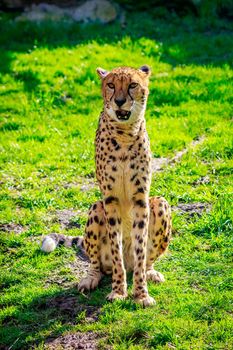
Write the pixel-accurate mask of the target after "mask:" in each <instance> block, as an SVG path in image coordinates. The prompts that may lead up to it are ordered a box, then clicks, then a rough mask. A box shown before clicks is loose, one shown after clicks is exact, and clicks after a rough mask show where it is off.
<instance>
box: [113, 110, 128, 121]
mask: <svg viewBox="0 0 233 350" xmlns="http://www.w3.org/2000/svg"><path fill="white" fill-rule="evenodd" d="M116 115H117V118H118V119H119V120H128V119H129V117H130V115H131V112H130V111H124V110H118V111H116Z"/></svg>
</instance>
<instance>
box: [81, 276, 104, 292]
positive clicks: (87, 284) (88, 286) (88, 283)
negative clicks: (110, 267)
mask: <svg viewBox="0 0 233 350" xmlns="http://www.w3.org/2000/svg"><path fill="white" fill-rule="evenodd" d="M100 280H101V275H98V276H95V277H93V276H87V277H84V278H82V279H81V281H80V282H79V284H78V290H79V291H80V292H81V293H83V292H85V291H86V292H89V291H90V290H92V289H95V288H96V287H97V286H98V284H99V281H100Z"/></svg>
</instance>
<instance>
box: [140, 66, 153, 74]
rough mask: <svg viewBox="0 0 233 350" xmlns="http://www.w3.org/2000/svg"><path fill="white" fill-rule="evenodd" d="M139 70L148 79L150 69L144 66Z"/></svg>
mask: <svg viewBox="0 0 233 350" xmlns="http://www.w3.org/2000/svg"><path fill="white" fill-rule="evenodd" d="M139 70H141V71H142V72H143V73H145V74H146V75H147V76H148V77H149V76H150V74H151V70H150V67H149V66H147V65H146V64H145V65H144V66H141V67H140V68H139Z"/></svg>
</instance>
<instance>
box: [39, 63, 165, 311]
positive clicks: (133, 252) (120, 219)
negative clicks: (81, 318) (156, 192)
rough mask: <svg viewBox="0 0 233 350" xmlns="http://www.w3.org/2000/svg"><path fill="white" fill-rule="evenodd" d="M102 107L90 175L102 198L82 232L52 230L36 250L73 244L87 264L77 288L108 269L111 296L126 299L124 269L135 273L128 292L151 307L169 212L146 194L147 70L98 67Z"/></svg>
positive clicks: (159, 277)
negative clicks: (150, 289) (77, 234)
mask: <svg viewBox="0 0 233 350" xmlns="http://www.w3.org/2000/svg"><path fill="white" fill-rule="evenodd" d="M97 73H98V75H99V77H100V79H101V85H102V95H103V101H104V109H103V112H102V113H101V115H100V118H99V125H98V129H97V131H96V138H95V150H96V152H95V161H96V178H97V181H98V184H99V187H100V190H101V192H102V195H103V200H100V201H98V202H96V203H94V204H93V205H92V207H91V209H90V211H89V215H88V221H87V224H86V228H85V235H84V237H64V236H62V235H57V234H52V235H49V236H47V237H46V238H45V239H44V241H43V243H42V250H44V251H47V252H49V251H52V250H53V249H55V247H56V246H57V245H58V244H59V243H61V242H69V243H70V244H77V245H78V246H80V247H82V248H83V249H84V252H85V254H86V255H87V256H88V258H89V261H90V269H89V271H88V273H87V275H86V276H85V277H84V278H83V279H82V280H81V281H80V283H79V285H78V289H79V290H80V291H82V292H84V291H89V290H92V289H95V288H96V287H97V286H98V284H99V282H100V280H101V278H102V276H103V275H104V274H112V291H111V293H110V294H109V295H108V296H107V299H108V300H109V301H113V300H116V299H125V298H126V297H127V282H126V271H132V272H133V297H134V299H135V301H136V302H138V303H140V304H141V305H143V306H144V307H146V306H150V305H153V304H154V303H155V300H154V299H153V298H152V297H151V296H150V295H149V293H148V288H147V281H149V280H151V281H154V282H163V281H164V277H163V275H162V274H161V273H160V272H157V271H155V270H154V268H153V264H154V262H155V260H156V259H157V258H158V257H159V256H161V255H162V254H163V253H164V252H165V251H166V249H167V247H168V245H169V242H170V238H171V210H170V206H169V204H168V203H167V201H166V200H165V199H164V198H162V197H151V198H149V190H150V184H151V173H152V172H151V151H150V143H149V138H148V135H147V132H146V125H145V124H146V123H145V118H144V115H145V110H146V104H147V98H148V94H149V89H148V86H149V77H150V73H151V72H150V68H149V67H148V66H146V65H145V66H142V67H141V68H139V69H134V68H130V67H120V68H115V69H113V70H111V71H106V70H104V69H102V68H97Z"/></svg>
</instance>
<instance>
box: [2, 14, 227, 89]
mask: <svg viewBox="0 0 233 350" xmlns="http://www.w3.org/2000/svg"><path fill="white" fill-rule="evenodd" d="M0 30H1V33H2V35H1V37H0V47H1V48H2V49H1V52H0V71H1V72H2V73H9V72H11V62H12V61H13V60H14V59H15V54H16V53H18V52H21V53H27V52H29V51H30V50H33V48H34V47H46V48H48V49H50V50H52V49H56V48H58V47H66V48H71V47H74V46H76V45H79V44H85V43H89V42H92V41H93V40H94V41H97V42H98V43H99V44H100V45H104V44H106V43H107V44H108V43H109V44H114V43H115V44H116V43H118V42H119V40H121V39H122V38H124V37H130V38H131V39H132V40H133V41H134V40H135V41H136V40H137V39H139V38H145V39H147V38H149V39H152V40H155V44H156V43H160V44H161V45H162V55H161V57H160V60H161V61H164V62H168V63H169V64H172V65H174V66H176V65H177V64H197V65H203V64H204V65H205V64H212V65H215V66H219V65H220V66H221V65H224V64H226V63H228V64H229V65H231V64H232V57H233V49H232V45H228V43H229V44H230V41H231V40H232V33H233V26H232V24H231V23H230V22H228V21H227V20H217V19H215V20H212V22H210V21H207V20H206V19H199V18H196V17H184V18H182V17H178V16H174V14H170V15H169V16H168V17H167V18H166V17H165V18H153V17H152V16H150V14H148V13H140V14H137V13H134V14H130V15H129V14H128V15H127V25H126V27H124V28H122V26H121V24H120V22H115V23H111V24H108V25H101V24H79V23H72V22H53V23H51V22H43V23H42V24H36V23H31V22H17V21H14V19H10V20H9V19H6V18H4V17H3V19H1V20H0ZM144 46H145V47H146V49H147V52H146V55H147V56H150V55H152V56H154V55H155V54H156V52H155V51H156V49H155V48H151V49H150V48H148V47H147V46H148V45H147V43H146V41H145V45H143V43H142V47H141V49H142V51H143V49H144ZM28 74H30V72H29V73H28ZM28 74H26V75H25V76H24V77H23V76H21V77H19V78H21V79H23V80H24V81H26V82H28V81H29V82H30V84H28V85H27V84H26V89H29V90H30V89H31V88H33V87H34V86H35V83H36V77H35V76H33V77H32V80H31V79H28V78H30V77H29V76H28Z"/></svg>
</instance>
